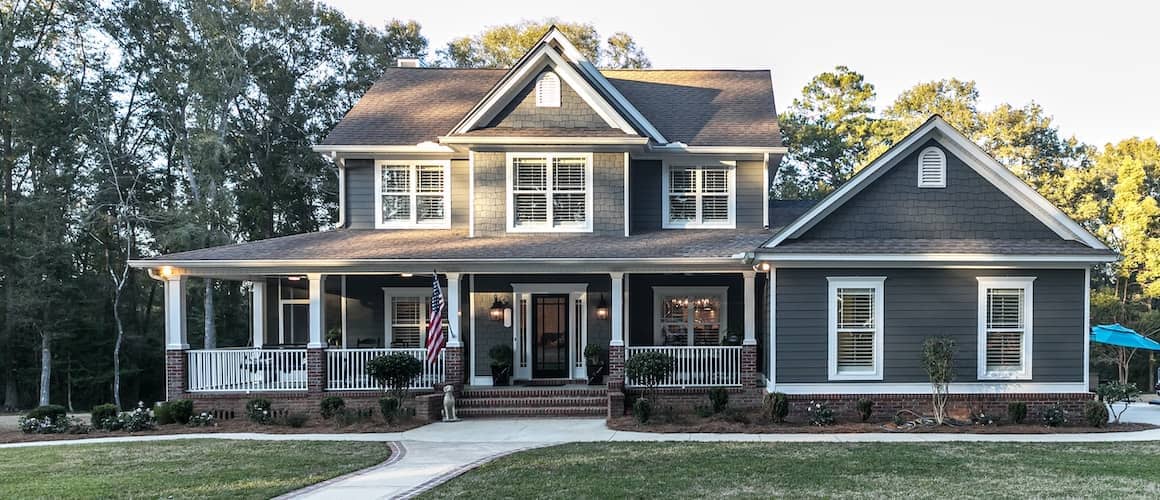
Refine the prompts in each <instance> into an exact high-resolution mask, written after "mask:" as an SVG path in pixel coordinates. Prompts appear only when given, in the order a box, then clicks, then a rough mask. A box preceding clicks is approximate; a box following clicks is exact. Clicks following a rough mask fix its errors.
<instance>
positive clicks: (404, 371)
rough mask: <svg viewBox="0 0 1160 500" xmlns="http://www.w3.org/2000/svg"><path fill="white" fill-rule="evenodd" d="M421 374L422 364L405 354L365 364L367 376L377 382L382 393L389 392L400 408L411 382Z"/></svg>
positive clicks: (389, 356)
mask: <svg viewBox="0 0 1160 500" xmlns="http://www.w3.org/2000/svg"><path fill="white" fill-rule="evenodd" d="M422 373H423V362H422V361H419V360H418V359H417V358H415V357H414V356H412V355H410V354H407V353H402V352H396V353H391V354H388V355H386V356H378V357H375V358H373V359H371V360H370V361H368V362H367V375H370V376H371V378H373V379H375V382H378V384H379V387H382V388H383V392H389V393H390V395H391V397H393V398H395V399H397V400H399V402H400V406H401V403H402V401H403V398H405V397H407V388H408V387H410V385H411V381H413V380H415V377H418V376H419V375H420V374H422Z"/></svg>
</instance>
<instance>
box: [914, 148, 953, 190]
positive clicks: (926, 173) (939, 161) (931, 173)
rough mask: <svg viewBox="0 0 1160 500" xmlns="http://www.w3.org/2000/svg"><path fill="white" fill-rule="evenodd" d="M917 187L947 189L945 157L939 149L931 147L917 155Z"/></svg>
mask: <svg viewBox="0 0 1160 500" xmlns="http://www.w3.org/2000/svg"><path fill="white" fill-rule="evenodd" d="M918 187H920V188H945V187H947V156H946V154H945V153H943V151H942V150H941V149H939V148H936V147H934V146H931V147H929V148H926V149H924V150H922V152H921V153H919V155H918Z"/></svg>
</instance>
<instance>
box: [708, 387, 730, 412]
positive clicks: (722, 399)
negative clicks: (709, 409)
mask: <svg viewBox="0 0 1160 500" xmlns="http://www.w3.org/2000/svg"><path fill="white" fill-rule="evenodd" d="M709 402H710V403H712V405H713V413H721V412H722V411H725V407H727V406H729V391H727V390H725V388H724V387H714V388H712V389H709Z"/></svg>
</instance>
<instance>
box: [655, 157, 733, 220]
mask: <svg viewBox="0 0 1160 500" xmlns="http://www.w3.org/2000/svg"><path fill="white" fill-rule="evenodd" d="M735 185H736V166H735V165H734V163H733V162H721V163H719V164H716V165H706V166H678V165H669V164H667V163H666V164H665V168H664V200H665V201H664V214H663V217H664V227H665V228H698V227H716V228H732V227H734V219H735V218H734V212H735V202H734V201H735V196H736V193H735V188H734V186H735Z"/></svg>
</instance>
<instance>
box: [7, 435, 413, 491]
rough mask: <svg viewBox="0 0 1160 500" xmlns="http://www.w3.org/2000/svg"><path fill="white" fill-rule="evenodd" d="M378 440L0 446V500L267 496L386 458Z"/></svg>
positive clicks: (386, 450)
mask: <svg viewBox="0 0 1160 500" xmlns="http://www.w3.org/2000/svg"><path fill="white" fill-rule="evenodd" d="M390 454H391V453H390V449H389V448H388V447H387V445H386V444H385V443H360V442H318V441H227V440H220V439H198V440H179V441H155V442H145V443H119V444H84V445H64V446H45V447H38V448H7V449H0V498H94V497H103V498H108V497H116V498H166V497H170V498H207V497H212V498H269V497H271V496H274V495H278V494H281V493H285V492H287V491H291V490H294V489H297V488H301V487H303V486H307V485H310V484H314V483H317V482H319V481H323V480H326V479H329V478H332V477H335V476H338V475H341V474H344V473H347V472H351V471H354V470H358V469H362V468H365V467H370V466H371V465H374V464H377V463H380V462H382V461H384V460H386V459H387V457H388V456H390Z"/></svg>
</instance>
